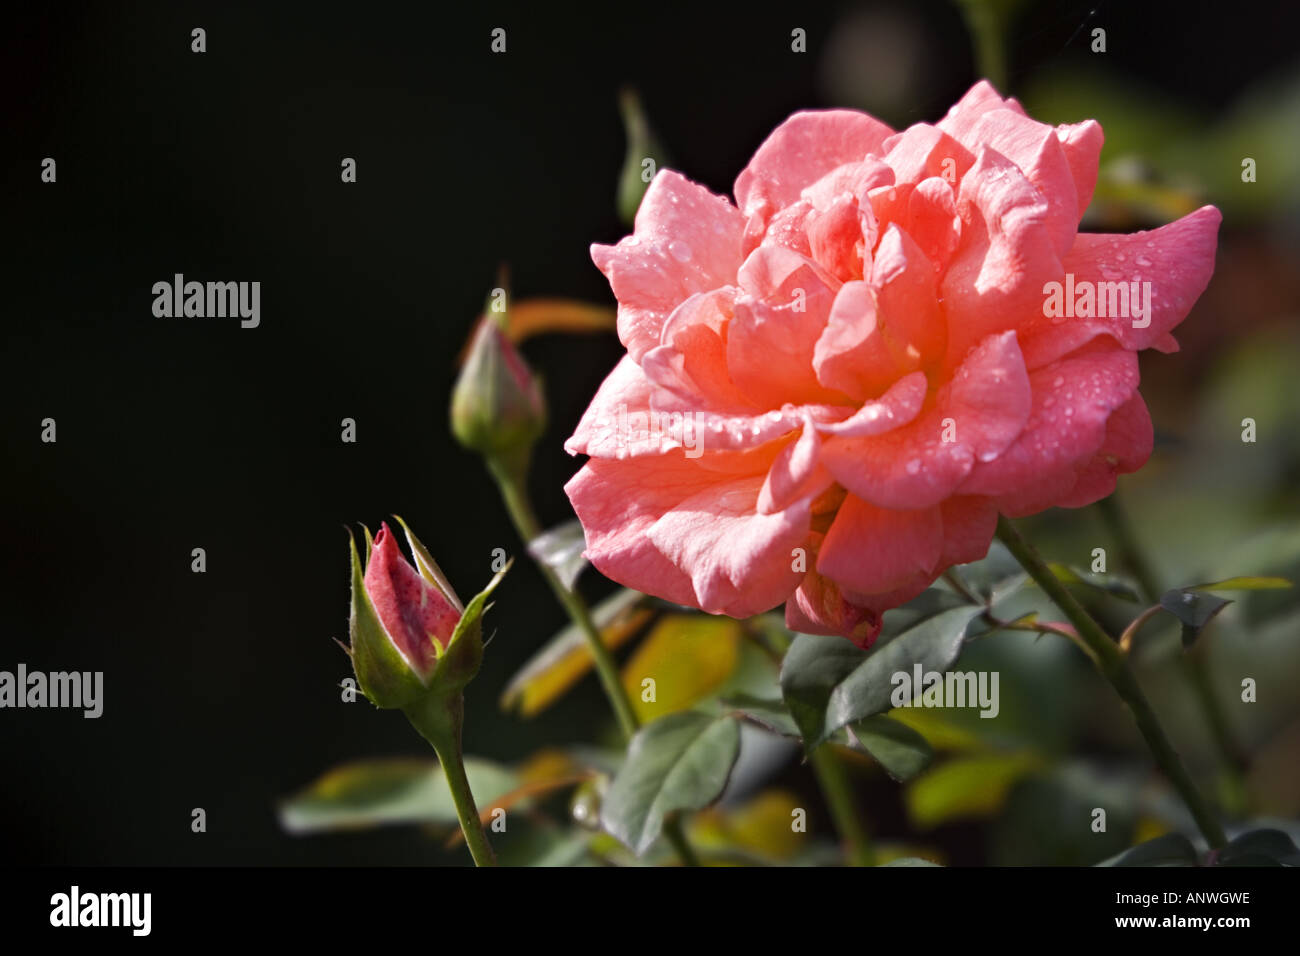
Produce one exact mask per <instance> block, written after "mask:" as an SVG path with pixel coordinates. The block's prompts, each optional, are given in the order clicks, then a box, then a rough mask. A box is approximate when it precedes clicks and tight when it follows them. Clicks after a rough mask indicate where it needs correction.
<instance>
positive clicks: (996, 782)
mask: <svg viewBox="0 0 1300 956" xmlns="http://www.w3.org/2000/svg"><path fill="white" fill-rule="evenodd" d="M1041 765H1042V759H1041V758H1040V757H1038V756H1036V755H1035V754H1032V753H1007V754H1002V753H995V754H980V755H977V756H970V757H958V758H957V759H955V760H950V761H948V762H947V763H945V764H942V765H940V766H938V767H935V768H934V769H933V770H931V771H930V772H929V773H926V774H924V775H923V776H920V777H917V778H916V780H914V781H913V782H912V783H911V784H910V785H909V786H908V788H907V791H906V792H905V794H904V800H905V802H906V804H907V810H908V815H909V816H910V817H911V818H912V822H913V823H915V824H916V825H917V826H918V827H922V828H929V827H935V826H938V825H939V824H941V823H946V822H948V821H949V820H953V819H959V818H963V817H984V816H990V815H991V814H993V813H996V812H997V811H998V810H999V809H1001V807H1002V805H1003V804H1004V803H1005V802H1006V799H1007V794H1008V793H1010V791H1011V788H1012V787H1013V786H1014V785H1015V784H1016V783H1018V782H1019V781H1020V780H1021V779H1022V778H1024V777H1025V776H1026V775H1027V774H1029V773H1032V772H1033V771H1035V770H1037V769H1039V767H1040V766H1041Z"/></svg>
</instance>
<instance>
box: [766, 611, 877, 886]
mask: <svg viewBox="0 0 1300 956" xmlns="http://www.w3.org/2000/svg"><path fill="white" fill-rule="evenodd" d="M767 636H768V639H769V640H770V642H771V644H772V647H773V649H774V650H775V652H776V653H777V654H778V655H779V657H778V660H777V666H778V667H779V666H780V658H781V657H784V656H785V654H786V652H787V651H789V650H790V638H789V635H788V634H787V633H786V632H785V631H783V630H775V629H774V630H772V631H770V632H768V635H767ZM808 763H809V764H810V765H811V766H812V771H813V776H814V777H816V778H817V787H818V789H819V790H821V792H822V799H823V800H825V801H826V808H827V809H828V810H829V811H830V814H831V821H832V822H833V823H834V824H835V830H836V832H837V833H839V835H840V839H841V840H843V841H844V844H845V846H847V847H848V851H849V852H848V859H849V865H850V866H874V865H875V853H874V852H873V851H872V849H871V837H870V835H869V834H868V833H867V828H866V827H865V826H863V824H862V821H861V819H859V817H858V808H857V803H856V801H855V800H854V799H853V787H852V785H851V784H850V782H849V775H848V773H847V772H846V771H845V769H844V760H843V758H842V757H840V755H839V754H838V753H836V752H835V751H834V750H833V749H831V745H830V744H829V743H823V744H821V745H820V746H819V747H817V748H816V749H814V750H813V752H812V753H811V754H809V755H808Z"/></svg>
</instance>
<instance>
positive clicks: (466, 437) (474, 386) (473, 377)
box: [451, 313, 546, 468]
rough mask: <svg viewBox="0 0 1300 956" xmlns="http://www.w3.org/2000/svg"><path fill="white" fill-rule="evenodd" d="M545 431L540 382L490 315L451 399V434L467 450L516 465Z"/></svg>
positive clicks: (481, 325)
mask: <svg viewBox="0 0 1300 956" xmlns="http://www.w3.org/2000/svg"><path fill="white" fill-rule="evenodd" d="M545 427H546V402H545V399H544V398H543V397H542V390H541V385H540V383H539V381H538V380H537V378H536V376H535V375H534V374H533V373H532V371H531V370H530V369H529V368H528V366H527V364H525V362H524V360H523V357H522V356H521V355H520V354H519V351H518V350H517V349H516V348H515V347H514V345H513V344H512V343H511V342H510V340H509V339H507V338H506V335H505V332H504V331H503V329H502V326H501V325H500V324H499V323H498V322H497V321H496V320H495V317H494V316H493V314H492V313H489V314H487V315H486V316H484V318H483V319H482V320H481V321H480V322H479V326H478V329H477V330H476V331H475V333H474V342H473V345H471V347H470V352H469V356H468V358H467V359H466V360H465V365H464V367H463V368H462V369H461V373H460V378H459V379H457V381H456V387H455V390H454V391H453V392H452V398H451V430H452V433H453V434H455V436H456V439H457V441H459V442H460V443H461V444H462V445H464V446H465V447H466V448H470V449H473V450H474V451H477V452H479V453H480V454H482V455H483V456H485V457H486V458H488V459H489V461H491V462H495V463H496V464H499V465H506V466H507V467H511V468H514V467H518V465H519V462H521V461H526V460H527V457H528V455H529V453H530V452H531V451H532V447H533V443H534V442H536V441H537V439H538V437H540V435H541V433H542V430H543V429H544V428H545Z"/></svg>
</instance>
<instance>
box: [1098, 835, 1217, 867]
mask: <svg viewBox="0 0 1300 956" xmlns="http://www.w3.org/2000/svg"><path fill="white" fill-rule="evenodd" d="M1196 862H1197V861H1196V848H1195V847H1194V846H1192V843H1191V841H1190V840H1188V839H1187V837H1185V836H1183V835H1182V834H1181V833H1166V834H1165V835H1164V836H1162V837H1156V838H1155V839H1154V840H1148V841H1147V842H1146V843H1139V844H1138V845H1137V846H1135V847H1130V848H1129V849H1127V850H1125V851H1124V852H1123V853H1120V854H1118V855H1116V856H1112V857H1111V858H1110V859H1109V860H1103V861H1102V862H1101V863H1098V864H1097V865H1098V866H1196Z"/></svg>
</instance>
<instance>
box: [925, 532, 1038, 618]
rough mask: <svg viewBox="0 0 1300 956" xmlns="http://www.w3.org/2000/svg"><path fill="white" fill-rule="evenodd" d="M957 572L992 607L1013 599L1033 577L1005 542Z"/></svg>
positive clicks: (956, 568) (961, 567)
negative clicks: (1013, 595) (1007, 599)
mask: <svg viewBox="0 0 1300 956" xmlns="http://www.w3.org/2000/svg"><path fill="white" fill-rule="evenodd" d="M953 571H954V572H955V573H956V574H957V576H958V578H959V579H960V580H961V581H962V582H963V583H964V584H965V585H966V586H967V587H968V588H970V590H972V591H973V592H975V594H976V595H978V596H979V597H980V598H981V599H983V601H984V603H986V604H988V605H989V606H990V607H992V606H993V605H995V604H997V603H998V602H1000V601H1003V600H1005V599H1006V598H1008V597H1010V596H1011V595H1012V594H1014V593H1015V592H1016V591H1017V590H1018V589H1019V588H1020V587H1021V586H1022V585H1023V584H1024V583H1025V582H1026V581H1027V580H1029V575H1028V574H1026V573H1025V571H1024V569H1023V568H1021V567H1020V563H1019V562H1018V561H1016V559H1015V558H1013V557H1012V556H1011V552H1010V551H1008V550H1007V549H1006V545H1004V544H1003V543H1002V542H1001V541H994V542H993V544H991V545H990V546H989V553H988V554H987V555H986V556H985V557H983V558H982V559H980V560H979V561H972V562H971V563H970V564H962V565H958V566H957V567H955V568H953ZM940 580H942V579H940Z"/></svg>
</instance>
